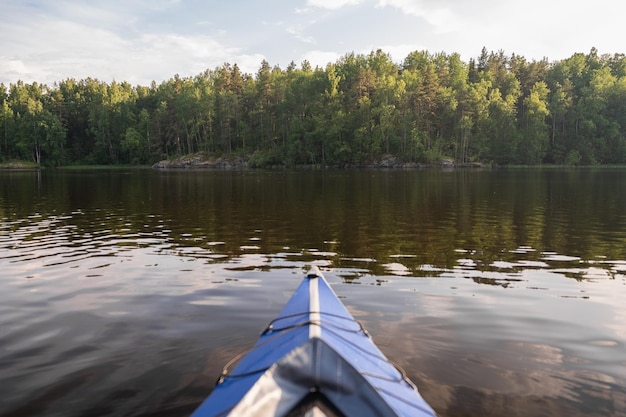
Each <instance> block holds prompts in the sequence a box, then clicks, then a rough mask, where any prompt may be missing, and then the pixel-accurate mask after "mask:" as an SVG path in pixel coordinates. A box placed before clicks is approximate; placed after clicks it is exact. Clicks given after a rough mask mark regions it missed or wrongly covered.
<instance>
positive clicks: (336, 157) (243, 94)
mask: <svg viewBox="0 0 626 417" xmlns="http://www.w3.org/2000/svg"><path fill="white" fill-rule="evenodd" d="M197 152H207V153H212V154H217V155H231V154H247V155H252V157H251V160H250V166H259V167H265V166H276V165H287V166H291V165H300V164H317V165H332V166H352V165H362V164H368V163H371V162H375V161H377V160H380V159H382V158H383V156H384V155H394V156H396V157H397V158H398V159H400V160H404V161H411V162H426V163H437V162H438V161H441V160H444V159H445V160H454V161H456V162H458V163H462V164H463V163H471V162H488V163H489V162H493V163H496V164H543V163H556V164H572V165H578V164H619V163H622V164H623V163H626V57H625V56H624V55H621V54H616V55H613V56H609V55H601V56H599V55H598V53H597V51H596V50H595V49H592V50H591V51H590V52H589V54H586V55H585V54H580V53H577V54H574V55H573V56H571V57H570V58H567V59H564V60H562V61H559V62H553V63H549V62H548V61H547V60H541V61H532V62H528V61H527V60H526V59H524V58H523V57H521V56H516V55H513V56H511V57H509V56H506V55H505V54H504V52H502V51H498V52H495V53H494V52H489V51H487V49H486V48H483V50H482V51H481V54H480V56H479V57H478V58H477V59H476V60H474V59H472V60H470V62H469V63H465V62H463V61H462V60H461V59H460V57H459V55H458V54H451V55H447V54H444V53H438V54H431V53H429V52H427V51H415V52H412V53H410V54H409V55H408V56H407V57H406V58H405V59H404V61H403V62H402V64H397V63H394V62H393V61H392V60H391V58H390V56H389V55H388V54H386V53H384V52H383V51H381V50H377V51H373V52H372V53H370V54H368V55H357V54H354V53H351V54H347V55H345V56H343V57H341V58H340V59H339V60H337V61H336V62H335V63H329V64H328V65H327V66H326V67H325V68H319V67H318V68H315V69H313V68H312V67H311V65H310V64H309V63H308V62H306V61H305V62H303V63H302V64H301V65H300V67H298V66H296V65H295V64H294V63H291V64H290V65H289V66H288V67H287V68H286V69H281V68H279V67H277V66H274V67H272V66H271V65H270V64H269V63H268V62H267V61H263V62H262V63H261V65H260V67H259V70H258V71H257V72H256V74H245V73H242V72H241V70H240V69H239V67H238V66H237V65H236V64H235V65H230V64H224V65H223V66H221V67H218V68H215V69H214V70H206V71H205V72H203V73H202V74H198V75H197V76H195V77H188V78H181V77H179V76H178V75H175V76H174V77H173V78H171V79H169V80H167V81H165V82H163V83H161V84H160V85H157V84H156V83H155V82H153V83H152V84H151V85H150V86H135V87H133V86H131V85H130V84H128V83H126V82H122V83H117V82H112V83H110V84H107V83H104V82H101V81H98V80H95V79H91V78H87V79H85V80H80V81H77V80H74V79H67V80H64V81H61V82H59V83H58V84H55V85H54V86H53V87H48V86H45V85H40V84H37V83H33V84H25V83H23V82H21V81H20V82H17V83H16V84H11V85H9V86H8V87H6V86H4V85H0V159H2V160H10V159H23V160H31V161H33V162H34V163H36V164H41V165H47V166H59V165H62V164H76V163H83V164H120V163H123V164H128V163H132V164H146V163H152V162H155V161H157V160H159V159H161V158H168V157H176V156H179V155H184V154H192V153H197Z"/></svg>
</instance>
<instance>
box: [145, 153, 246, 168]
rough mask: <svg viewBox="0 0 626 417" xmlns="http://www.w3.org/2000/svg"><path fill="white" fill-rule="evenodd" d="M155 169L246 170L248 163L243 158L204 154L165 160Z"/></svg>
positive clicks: (153, 166)
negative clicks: (214, 156)
mask: <svg viewBox="0 0 626 417" xmlns="http://www.w3.org/2000/svg"><path fill="white" fill-rule="evenodd" d="M152 168H155V169H202V168H219V169H245V168H248V161H247V160H246V159H244V158H243V157H241V156H234V157H223V156H220V157H218V158H213V157H208V156H206V155H203V154H194V155H185V156H181V157H178V158H175V159H165V160H163V161H159V162H157V163H156V164H154V165H152Z"/></svg>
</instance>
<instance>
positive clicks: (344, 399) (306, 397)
mask: <svg viewBox="0 0 626 417" xmlns="http://www.w3.org/2000/svg"><path fill="white" fill-rule="evenodd" d="M227 367H228V366H227ZM205 416H220V417H222V416H230V417H235V416H246V417H256V416H263V417H267V416H281V417H282V416H284V417H297V416H306V417H342V416H343V417H352V416H361V417H369V416H386V417H389V416H407V417H408V416H411V417H416V416H435V412H434V411H433V410H432V408H431V407H430V406H429V405H428V404H427V403H426V401H425V400H424V399H423V398H422V397H421V395H420V394H419V393H418V391H417V389H416V387H415V385H414V384H413V383H412V382H411V381H409V380H408V379H407V378H406V377H405V376H404V374H403V373H402V372H401V371H399V370H398V368H397V367H396V366H394V365H393V364H392V363H391V362H389V360H388V359H387V358H386V357H385V356H384V355H383V354H382V352H381V351H380V350H379V349H378V348H377V347H376V345H374V343H373V342H372V339H371V338H370V336H369V335H368V334H367V332H366V331H365V329H363V327H362V326H361V325H360V323H358V322H357V321H356V320H355V319H354V317H352V315H351V314H350V313H349V312H348V310H346V308H345V306H344V305H343V304H342V303H341V301H339V299H338V298H337V296H336V295H335V293H334V292H333V290H332V289H331V288H330V286H329V285H328V282H326V279H325V278H324V276H323V275H322V274H321V272H320V271H319V269H318V268H316V267H314V268H313V269H311V270H310V271H309V272H308V273H307V275H306V276H305V278H304V280H303V281H302V283H301V284H300V285H299V287H298V288H297V289H296V292H295V293H294V294H293V296H292V297H291V299H290V300H289V301H288V302H287V305H285V307H284V308H283V310H282V311H281V312H280V314H279V315H278V316H277V317H276V318H275V319H274V320H273V321H272V322H271V323H270V325H269V326H268V327H267V329H266V330H265V331H264V332H263V333H262V334H261V336H260V338H259V340H258V342H257V343H256V345H255V346H254V348H253V349H252V350H250V351H249V352H248V353H247V354H246V355H245V356H244V357H243V358H241V360H240V361H239V363H238V364H237V366H236V367H235V368H234V369H233V370H232V371H227V370H225V372H224V374H223V375H222V377H221V378H220V380H219V381H218V383H217V385H216V387H215V389H214V391H213V392H212V393H211V395H210V396H209V397H208V398H207V399H206V400H205V401H204V402H203V403H202V404H201V405H200V407H198V409H197V410H196V411H195V412H194V414H193V417H205Z"/></svg>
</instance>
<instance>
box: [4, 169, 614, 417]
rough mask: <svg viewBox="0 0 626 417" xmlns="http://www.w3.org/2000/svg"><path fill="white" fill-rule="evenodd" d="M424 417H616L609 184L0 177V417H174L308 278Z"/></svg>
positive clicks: (495, 175) (443, 178)
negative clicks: (396, 369) (342, 311)
mask: <svg viewBox="0 0 626 417" xmlns="http://www.w3.org/2000/svg"><path fill="white" fill-rule="evenodd" d="M312 264H317V265H319V266H320V267H321V269H322V270H323V271H324V273H325V275H326V277H327V278H328V280H329V281H330V283H331V285H332V286H333V288H334V289H335V291H336V292H337V293H338V294H339V295H340V296H341V297H342V299H343V301H344V302H345V304H346V305H347V307H348V309H349V310H350V311H351V312H352V313H353V314H354V315H355V316H356V317H357V319H359V320H360V321H362V322H363V324H364V325H365V327H366V328H367V329H368V330H369V331H370V333H371V334H372V335H373V337H374V340H375V341H376V342H377V344H378V345H379V346H380V347H381V349H382V350H383V351H384V352H385V353H386V354H387V356H388V357H389V358H390V359H392V360H393V361H394V362H396V363H398V364H399V365H401V366H402V367H403V368H404V369H405V370H406V371H407V373H408V375H409V376H410V377H411V379H413V381H414V382H416V383H417V385H418V386H419V387H420V390H421V392H422V394H423V396H424V397H425V398H426V399H427V400H428V401H429V402H430V403H431V404H432V405H433V407H434V408H435V409H436V411H437V412H438V413H439V415H440V416H626V303H625V300H626V171H625V170H621V171H620V170H609V169H605V170H519V171H517V170H509V171H449V172H446V171H394V172H387V171H358V172H354V171H348V172H344V171H330V172H309V171H298V172H282V171H276V172H154V171H151V170H117V171H82V172H72V171H62V172H53V171H51V172H42V173H40V174H39V173H36V172H0V416H2V417H9V416H31V415H32V416H166V415H167V416H185V415H188V414H189V413H190V412H191V411H193V409H194V408H195V407H196V406H197V405H198V404H199V402H201V401H202V399H203V398H204V397H205V396H206V395H207V394H208V393H209V392H210V390H211V388H212V386H213V384H214V381H215V380H216V378H217V376H218V374H219V372H220V371H221V367H222V365H223V364H225V363H226V361H227V360H228V359H230V358H231V357H232V356H234V355H235V354H237V353H239V352H241V351H242V350H245V349H246V348H248V347H249V346H250V345H251V344H252V343H254V341H255V340H256V337H257V335H258V333H259V332H260V331H261V330H262V329H263V328H264V326H265V325H266V324H267V323H268V322H269V320H271V318H272V317H273V316H274V315H275V314H276V313H277V312H278V311H279V310H280V309H281V307H282V305H283V304H284V303H285V302H286V301H287V299H288V298H289V296H290V295H291V292H292V291H293V289H295V287H296V286H297V284H298V283H299V281H300V279H301V276H302V273H303V272H304V271H305V270H306V268H307V267H308V266H309V265H312Z"/></svg>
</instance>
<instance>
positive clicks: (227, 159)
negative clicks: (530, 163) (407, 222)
mask: <svg viewBox="0 0 626 417" xmlns="http://www.w3.org/2000/svg"><path fill="white" fill-rule="evenodd" d="M248 160H249V157H248V158H246V157H244V156H240V155H238V156H220V157H212V156H207V155H205V154H202V153H199V154H193V155H184V156H181V157H178V158H174V159H165V160H163V161H159V162H157V163H155V164H154V165H152V168H154V169H247V168H249V167H250V164H249V163H248ZM455 166H456V165H455V163H454V161H453V160H451V159H446V160H442V161H440V162H439V163H436V164H419V163H415V162H404V161H402V160H400V159H398V158H397V157H395V156H393V155H384V156H383V157H382V158H381V159H379V160H376V161H372V162H370V163H368V164H364V165H361V166H356V165H355V166H352V165H350V166H337V167H332V166H331V167H328V168H394V169H418V168H427V167H442V168H454V167H455Z"/></svg>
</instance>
